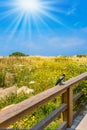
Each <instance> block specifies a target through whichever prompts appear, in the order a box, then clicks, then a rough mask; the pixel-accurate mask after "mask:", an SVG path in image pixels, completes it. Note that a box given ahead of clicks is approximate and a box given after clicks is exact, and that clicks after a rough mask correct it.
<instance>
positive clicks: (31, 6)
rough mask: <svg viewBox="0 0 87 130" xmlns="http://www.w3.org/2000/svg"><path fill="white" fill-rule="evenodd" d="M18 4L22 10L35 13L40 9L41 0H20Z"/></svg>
mask: <svg viewBox="0 0 87 130" xmlns="http://www.w3.org/2000/svg"><path fill="white" fill-rule="evenodd" d="M17 5H18V8H20V10H22V11H23V12H28V13H29V12H30V13H35V12H37V11H38V10H39V9H40V1H39V0H18V2H17Z"/></svg>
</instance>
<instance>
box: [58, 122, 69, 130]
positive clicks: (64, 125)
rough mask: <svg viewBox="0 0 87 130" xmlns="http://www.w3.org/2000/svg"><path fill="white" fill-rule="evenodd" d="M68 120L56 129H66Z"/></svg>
mask: <svg viewBox="0 0 87 130" xmlns="http://www.w3.org/2000/svg"><path fill="white" fill-rule="evenodd" d="M66 128H67V122H66V121H64V122H63V123H62V124H61V125H60V126H59V127H58V128H57V129H56V130H66Z"/></svg>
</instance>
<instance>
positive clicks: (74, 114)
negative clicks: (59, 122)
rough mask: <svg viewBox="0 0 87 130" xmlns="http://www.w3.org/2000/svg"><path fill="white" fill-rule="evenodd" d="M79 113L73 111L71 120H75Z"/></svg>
mask: <svg viewBox="0 0 87 130" xmlns="http://www.w3.org/2000/svg"><path fill="white" fill-rule="evenodd" d="M78 113H79V111H74V112H73V120H74V119H75V118H76V116H77V115H78Z"/></svg>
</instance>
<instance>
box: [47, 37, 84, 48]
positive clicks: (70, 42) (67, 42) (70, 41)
mask: <svg viewBox="0 0 87 130" xmlns="http://www.w3.org/2000/svg"><path fill="white" fill-rule="evenodd" d="M48 43H49V44H50V45H52V46H54V47H60V48H72V47H78V46H80V45H83V44H85V43H86V41H85V39H82V38H79V37H52V38H50V39H49V40H48Z"/></svg>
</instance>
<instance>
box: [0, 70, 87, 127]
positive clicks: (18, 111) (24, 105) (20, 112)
mask: <svg viewBox="0 0 87 130" xmlns="http://www.w3.org/2000/svg"><path fill="white" fill-rule="evenodd" d="M86 78H87V72H85V73H83V74H81V75H79V76H76V77H75V78H72V79H70V80H68V81H66V82H65V83H64V85H62V86H55V87H53V88H50V89H48V90H46V91H44V92H42V93H40V94H37V95H36V96H33V97H31V98H29V99H26V100H24V101H22V102H20V103H18V104H16V105H14V106H12V107H10V108H7V109H5V110H3V111H1V112H0V128H7V127H9V125H11V124H13V123H14V122H16V121H18V120H20V119H21V118H23V117H24V116H26V115H28V114H31V113H32V112H33V111H34V110H36V109H38V108H39V107H41V106H43V105H44V104H46V103H47V102H49V101H50V100H52V99H53V98H55V97H57V96H58V95H62V104H61V106H59V107H58V108H57V109H56V110H54V111H53V112H52V113H50V114H49V115H48V116H47V117H46V118H45V119H44V120H42V121H41V122H40V123H38V124H37V125H36V126H34V127H33V128H32V130H42V129H44V128H45V127H46V126H47V125H48V124H49V123H51V122H52V121H53V120H54V119H55V118H56V117H58V115H59V114H60V113H63V123H62V124H61V126H60V127H59V128H58V129H57V130H64V129H65V128H66V127H70V126H71V125H72V122H73V115H74V112H73V102H75V101H77V100H78V99H79V98H80V97H81V96H82V95H83V92H82V91H81V92H79V93H77V94H76V95H75V96H73V90H72V87H73V86H74V85H75V84H76V83H79V82H80V81H82V80H84V79H86Z"/></svg>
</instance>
